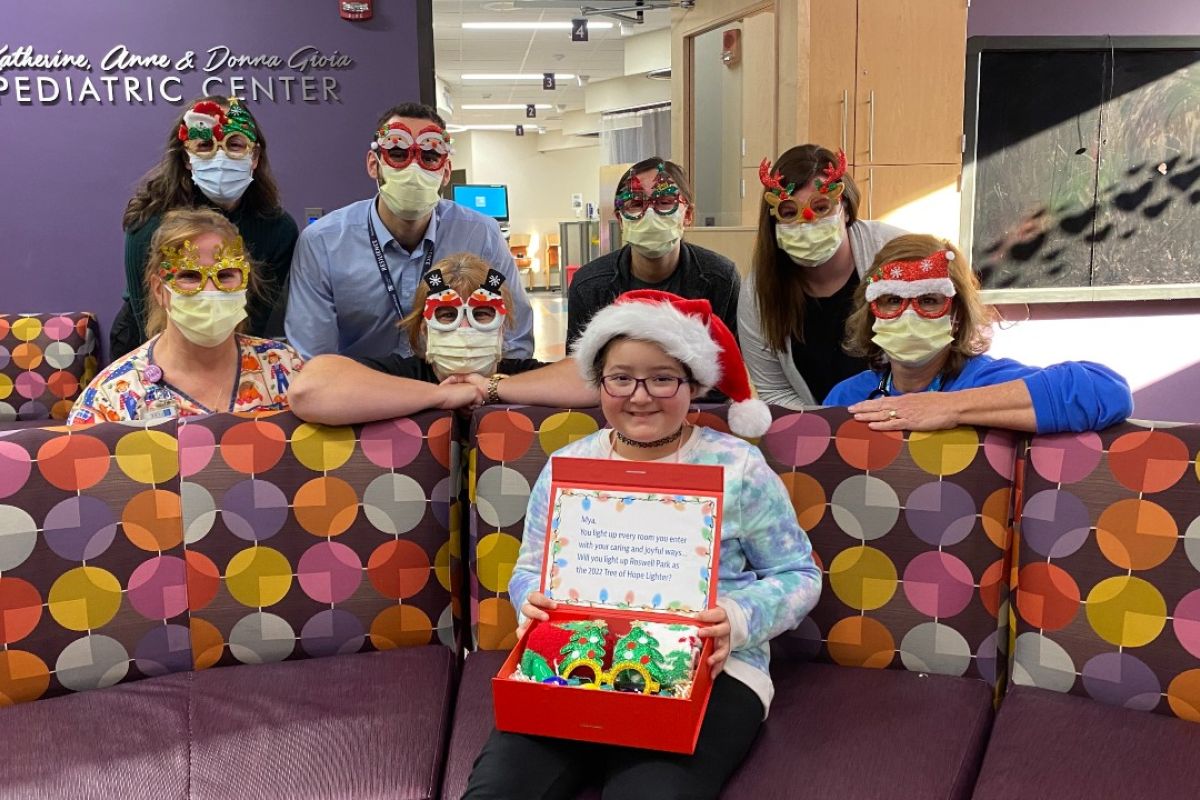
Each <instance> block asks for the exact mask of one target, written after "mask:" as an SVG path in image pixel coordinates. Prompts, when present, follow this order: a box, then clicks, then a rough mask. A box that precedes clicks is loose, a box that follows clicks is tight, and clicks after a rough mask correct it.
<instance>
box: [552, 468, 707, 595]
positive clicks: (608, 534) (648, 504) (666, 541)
mask: <svg viewBox="0 0 1200 800" xmlns="http://www.w3.org/2000/svg"><path fill="white" fill-rule="evenodd" d="M724 488H725V473H724V469H723V468H722V467H717V466H702V465H696V464H661V463H658V462H638V461H608V460H603V459H590V458H565V457H558V456H555V457H553V458H552V459H551V474H550V514H549V520H548V522H547V525H546V551H545V553H544V555H543V560H542V584H541V589H542V593H543V594H545V595H546V596H547V597H550V598H552V599H553V600H556V601H557V602H559V603H560V604H563V605H566V606H577V607H579V606H584V607H598V608H608V609H623V610H628V611H638V612H643V613H648V614H656V613H657V614H663V615H672V616H680V615H683V616H690V615H694V614H695V613H697V612H699V611H702V610H704V609H706V608H711V607H713V606H714V605H715V604H716V600H717V582H716V580H715V577H716V575H715V565H716V564H717V563H718V558H719V555H720V541H721V512H722V505H723V500H724Z"/></svg>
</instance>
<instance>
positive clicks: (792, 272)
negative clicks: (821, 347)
mask: <svg viewBox="0 0 1200 800" xmlns="http://www.w3.org/2000/svg"><path fill="white" fill-rule="evenodd" d="M837 160H838V158H837V154H836V153H834V152H833V151H832V150H827V149H825V148H824V147H821V146H820V145H816V144H802V145H798V146H796V147H793V148H791V149H789V150H786V151H784V153H783V155H781V156H780V157H779V159H778V160H777V161H776V162H775V163H774V164H773V165H772V166H771V169H772V171H775V172H779V173H780V174H781V175H782V178H781V179H780V180H781V181H782V183H783V185H784V186H787V185H788V184H790V183H794V184H795V185H796V189H797V190H800V189H802V188H803V187H805V186H808V185H809V184H810V183H811V182H812V180H813V179H814V178H817V177H819V176H820V175H822V174H823V172H824V170H825V168H826V167H830V166H834V165H836V164H837ZM842 183H843V184H844V185H845V187H846V188H845V189H844V190H843V191H842V210H843V213H844V214H845V216H846V225H847V227H849V226H850V225H853V224H854V223H855V222H857V221H858V202H859V199H860V198H861V195H860V194H859V190H858V184H856V183H855V182H854V178H852V177H850V174H849V173H846V174H845V175H844V176H843V177H842ZM751 269H752V271H753V273H754V289H755V294H756V295H757V297H756V298H755V299H756V302H757V305H758V317H759V320H760V323H759V324H760V325H761V327H762V333H763V338H764V339H765V340H766V342H767V346H768V347H770V348H771V349H772V350H775V351H782V350H785V349H786V348H787V342H788V339H789V338H791V337H793V336H794V337H795V338H796V339H797V340H799V341H804V303H805V298H804V270H803V269H801V268H799V267H797V266H796V265H795V264H793V263H792V260H791V259H790V258H788V254H787V253H785V252H783V250H782V249H780V247H779V245H778V243H776V241H775V217H773V216H771V207H770V206H769V205H767V201H766V200H760V201H759V206H758V235H757V236H756V237H755V240H754V256H753V261H752V266H751Z"/></svg>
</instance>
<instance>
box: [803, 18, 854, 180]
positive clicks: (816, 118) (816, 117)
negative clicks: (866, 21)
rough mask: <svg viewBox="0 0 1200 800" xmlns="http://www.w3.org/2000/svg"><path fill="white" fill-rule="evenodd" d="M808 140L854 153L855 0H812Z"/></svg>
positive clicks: (851, 155)
mask: <svg viewBox="0 0 1200 800" xmlns="http://www.w3.org/2000/svg"><path fill="white" fill-rule="evenodd" d="M809 19H810V20H811V26H812V27H811V29H810V33H809V70H808V78H809V79H808V113H809V128H808V130H809V134H808V141H810V142H815V143H816V144H820V145H823V146H825V147H828V148H831V149H837V148H839V147H840V148H842V149H843V150H845V151H846V157H847V158H852V157H853V155H854V146H853V145H854V124H855V117H854V111H855V97H856V94H855V79H856V70H855V63H856V57H855V53H856V52H857V49H858V3H857V2H856V0H810V2H809Z"/></svg>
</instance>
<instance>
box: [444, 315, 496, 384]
mask: <svg viewBox="0 0 1200 800" xmlns="http://www.w3.org/2000/svg"><path fill="white" fill-rule="evenodd" d="M503 346H504V331H503V330H502V329H501V330H495V331H477V330H475V329H474V328H472V327H469V326H464V327H461V328H455V329H454V330H452V331H439V330H436V329H434V328H430V327H428V326H426V328H425V360H426V361H428V362H429V365H430V366H431V367H433V373H434V374H435V375H437V377H438V380H444V379H445V378H446V377H447V376H449V375H466V374H469V373H472V372H476V373H479V374H480V375H490V374H491V373H492V372H493V371H494V370H495V369H496V364H498V363H499V362H500V353H501V349H502V347H503Z"/></svg>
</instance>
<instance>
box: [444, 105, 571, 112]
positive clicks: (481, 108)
mask: <svg viewBox="0 0 1200 800" xmlns="http://www.w3.org/2000/svg"><path fill="white" fill-rule="evenodd" d="M527 105H529V104H528V103H466V104H464V105H461V106H459V108H461V109H462V110H463V111H524V110H525V106H527ZM533 105H534V106H535V107H537V108H554V106H552V105H550V104H549V103H534V104H533Z"/></svg>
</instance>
